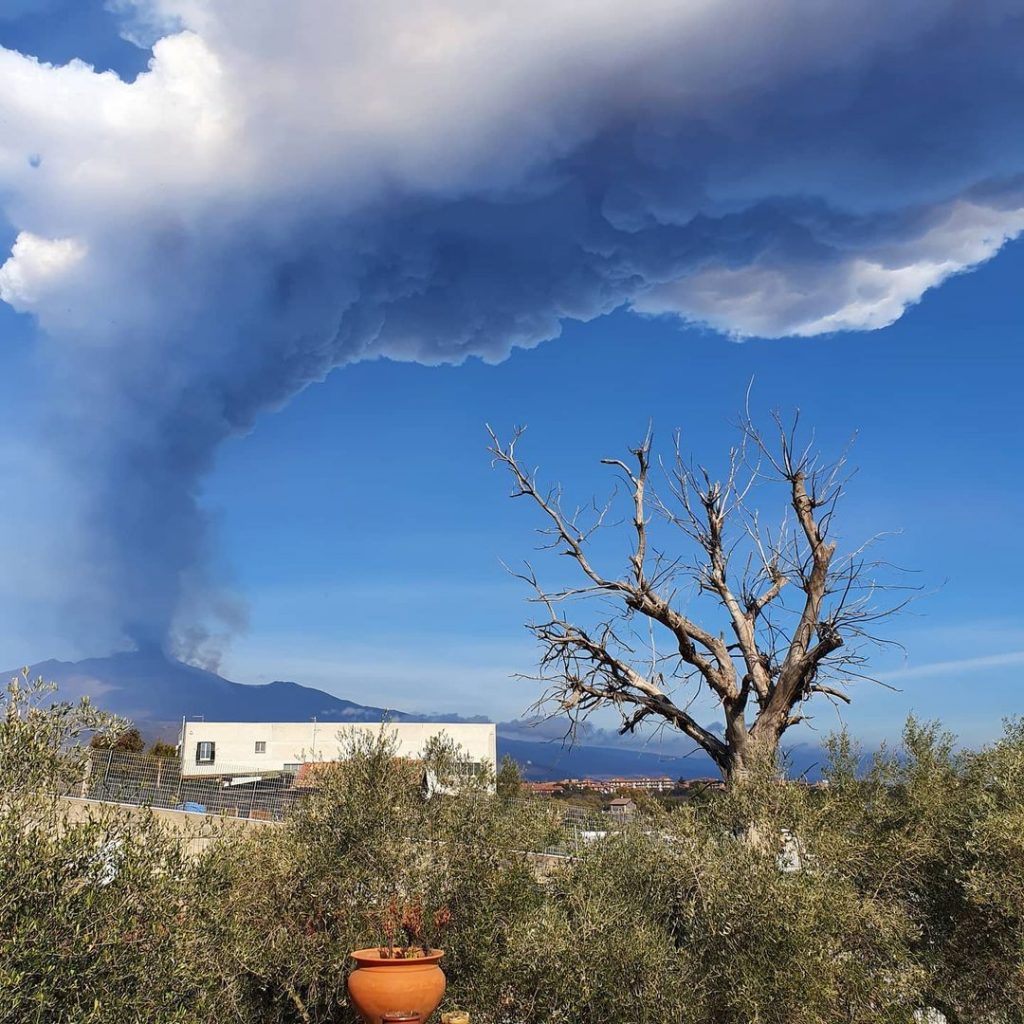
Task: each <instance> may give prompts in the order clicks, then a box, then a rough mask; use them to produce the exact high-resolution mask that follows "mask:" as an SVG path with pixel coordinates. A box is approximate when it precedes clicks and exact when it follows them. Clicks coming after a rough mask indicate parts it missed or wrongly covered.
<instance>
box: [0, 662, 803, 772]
mask: <svg viewBox="0 0 1024 1024" xmlns="http://www.w3.org/2000/svg"><path fill="white" fill-rule="evenodd" d="M30 673H31V674H32V676H33V677H35V676H42V677H43V678H44V679H47V680H50V681H51V682H54V683H56V684H57V686H58V688H59V695H60V697H61V698H62V699H65V700H77V699H78V698H79V697H83V696H89V697H91V698H92V699H93V701H94V702H95V703H96V704H97V705H98V706H99V707H101V708H103V709H104V710H106V711H111V712H113V713H115V714H118V715H122V716H124V717H125V718H129V719H131V720H132V721H133V722H135V723H136V724H137V725H138V726H139V728H140V729H141V730H142V732H143V734H144V735H145V736H146V737H147V738H150V739H153V738H157V737H159V738H163V739H173V738H174V737H175V736H177V733H178V726H179V724H180V722H181V719H182V717H188V718H200V717H202V718H207V719H210V720H211V721H230V722H304V721H309V720H310V719H312V718H314V717H315V718H316V719H317V720H318V721H321V722H339V723H344V722H379V721H381V720H382V718H383V717H384V715H385V714H387V716H388V717H389V718H391V719H392V720H394V721H398V722H402V721H406V722H415V721H434V722H445V721H448V722H458V721H482V720H483V719H480V718H464V717H462V716H459V715H429V716H424V715H411V714H407V713H404V712H400V711H395V710H393V709H390V708H388V709H386V710H385V707H378V706H374V705H366V704H359V703H356V702H355V701H351V700H344V699H343V698H341V697H334V696H332V695H331V694H329V693H325V692H324V691H323V690H317V689H314V688H312V687H309V686H301V685H299V684H298V683H292V682H281V681H279V682H274V683H266V684H263V685H259V686H249V685H246V684H244V683H235V682H232V681H231V680H229V679H224V678H223V677H222V676H219V675H217V674H216V673H214V672H208V671H205V670H204V669H200V668H194V667H192V666H191V665H186V664H184V663H183V662H180V661H175V660H173V659H170V658H168V657H166V656H165V655H164V654H163V653H162V652H160V651H131V652H124V653H121V654H114V655H111V656H110V657H107V658H88V659H86V660H84V661H76V662H68V661H52V660H51V661H43V662H40V663H39V664H37V665H32V666H30ZM16 674H17V673H16V671H9V672H7V673H5V674H4V675H3V678H9V677H10V676H13V675H16ZM369 696H370V697H371V698H372V697H374V696H376V695H375V694H369ZM530 724H531V723H529V722H506V723H499V725H498V757H499V759H500V758H502V757H504V756H506V755H508V756H510V757H512V758H513V759H514V760H515V761H517V762H518V763H519V764H520V766H521V767H522V769H523V774H524V775H525V777H526V778H528V779H534V780H544V779H561V778H566V777H574V778H579V777H582V776H587V775H591V776H611V775H669V776H671V777H673V778H680V777H685V778H695V777H700V776H707V775H715V774H716V772H715V768H714V765H713V764H712V763H711V761H710V759H708V758H707V757H706V756H704V755H703V754H700V755H694V756H690V757H681V756H677V755H673V754H667V753H659V752H658V751H656V750H652V749H636V748H635V747H628V746H625V745H622V746H617V745H613V744H614V740H613V738H611V737H609V736H608V735H607V734H598V735H597V736H595V737H594V738H595V740H596V741H597V742H594V743H592V744H588V743H586V742H582V743H577V744H575V745H574V746H572V747H569V746H565V745H563V743H562V742H561V741H560V740H559V739H552V738H550V736H545V735H544V734H543V733H542V731H541V730H539V729H536V730H535V729H531V728H530ZM533 724H534V725H536V723H533ZM533 735H536V739H534V738H533ZM790 754H791V764H790V770H791V772H794V773H796V774H800V773H802V772H806V771H810V773H811V775H812V777H813V776H814V775H815V774H816V772H815V770H814V769H815V766H816V765H817V764H818V763H819V762H820V760H821V757H820V751H819V750H818V749H817V748H816V747H796V748H794V749H793V750H792V751H791V752H790Z"/></svg>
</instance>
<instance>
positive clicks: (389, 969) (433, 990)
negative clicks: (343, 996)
mask: <svg viewBox="0 0 1024 1024" xmlns="http://www.w3.org/2000/svg"><path fill="white" fill-rule="evenodd" d="M443 956H444V950H443V949H432V950H431V951H430V953H429V955H428V956H421V957H417V958H416V959H414V960H404V959H399V958H387V959H385V958H384V957H382V956H381V955H380V950H379V949H377V948H376V947H374V948H373V949H357V950H355V951H354V952H353V953H352V959H353V960H355V962H356V969H355V970H354V971H353V972H352V973H351V974H350V975H349V976H348V994H349V997H350V998H351V1000H352V1003H353V1005H354V1006H355V1008H356V1011H357V1012H358V1013H359V1016H360V1017H362V1018H363V1020H364V1021H366V1024H381V1018H382V1017H383V1016H384V1014H385V1013H387V1012H388V1011H389V1010H414V1011H415V1012H416V1013H418V1014H419V1015H420V1020H421V1021H423V1024H426V1020H427V1018H428V1017H429V1016H430V1015H431V1014H432V1013H433V1012H434V1011H435V1010H436V1009H437V1007H438V1005H439V1004H440V1002H441V997H442V996H443V995H444V988H445V977H444V971H442V970H441V968H440V966H439V961H440V960H441V957H443Z"/></svg>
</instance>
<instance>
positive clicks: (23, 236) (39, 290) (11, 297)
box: [0, 231, 85, 312]
mask: <svg viewBox="0 0 1024 1024" xmlns="http://www.w3.org/2000/svg"><path fill="white" fill-rule="evenodd" d="M84 257H85V246H84V245H82V244H81V242H79V241H77V240H76V239H74V238H40V237H39V236H38V235H33V234H31V233H30V232H28V231H22V232H21V233H20V234H19V235H18V237H17V239H16V240H15V242H14V247H13V248H12V249H11V255H10V256H9V257H8V259H7V261H6V262H5V263H4V264H3V265H2V266H0V299H3V301H4V302H6V303H8V304H9V305H11V306H13V307H14V308H15V309H16V310H18V311H19V312H27V311H29V310H31V309H36V308H38V307H39V306H40V305H41V304H42V303H43V302H44V301H45V299H46V296H47V292H48V291H52V290H54V289H59V288H60V286H61V282H62V278H65V277H66V275H67V274H68V273H69V272H70V271H72V270H73V269H74V268H75V266H77V265H78V264H79V263H80V262H81V261H82V259H83V258H84Z"/></svg>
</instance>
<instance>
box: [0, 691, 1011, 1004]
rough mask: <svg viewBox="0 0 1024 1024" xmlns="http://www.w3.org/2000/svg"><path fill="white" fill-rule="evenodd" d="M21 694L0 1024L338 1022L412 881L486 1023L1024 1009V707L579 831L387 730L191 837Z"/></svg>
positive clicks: (921, 727)
mask: <svg viewBox="0 0 1024 1024" xmlns="http://www.w3.org/2000/svg"><path fill="white" fill-rule="evenodd" d="M39 696H40V694H39V693H35V691H32V688H31V687H28V688H26V687H25V684H19V687H18V688H16V690H15V691H14V692H13V693H12V692H11V691H8V697H7V705H6V708H5V712H6V713H5V717H4V720H3V724H2V726H0V765H3V766H4V773H5V774H4V780H3V802H2V805H0V811H2V813H0V872H2V875H0V877H2V878H3V879H4V884H3V886H2V889H0V1021H4V1022H6V1021H19V1022H20V1021H40V1022H41V1021H47V1022H49V1021H55V1022H58V1024H63V1022H71V1021H76V1022H77V1021H87V1022H99V1021H104V1022H108V1021H109V1022H113V1024H120V1022H125V1024H127V1022H130V1021H131V1022H134V1021H138V1020H154V1021H171V1022H186V1021H188V1022H191V1021H196V1022H198V1021H211V1020H220V1019H224V1020H236V1021H241V1022H252V1024H257V1022H258V1024H327V1022H329V1021H330V1022H353V1021H354V1016H353V1013H352V1010H351V1007H350V1006H349V1005H348V1001H347V995H346V991H345V978H346V973H347V971H348V970H349V968H350V966H351V961H350V958H349V953H350V951H351V950H352V949H355V948H359V947H364V946H373V945H377V944H381V943H387V942H389V941H391V936H390V934H389V932H390V931H393V928H392V929H389V927H388V926H387V923H386V922H387V916H388V908H389V907H390V906H392V905H395V906H403V905H407V904H409V903H416V904H422V907H423V912H424V921H425V931H426V933H427V934H426V935H425V938H426V939H427V940H428V941H431V942H438V941H440V942H441V943H442V944H443V946H444V949H445V951H446V955H445V959H444V962H443V964H444V968H445V971H446V973H447V975H448V979H449V990H448V995H447V997H446V1000H447V1002H446V1005H448V1006H462V1007H465V1008H468V1009H469V1010H470V1011H471V1012H472V1016H473V1019H474V1021H477V1022H482V1024H509V1022H515V1024H597V1022H603V1021H623V1022H628V1024H664V1022H667V1021H673V1022H682V1024H711V1022H715V1024H749V1022H755V1024H836V1022H847V1024H853V1022H856V1024H910V1022H911V1021H912V1020H913V1019H914V1013H915V1011H917V1010H921V1009H923V1008H926V1007H937V1008H939V1009H941V1010H942V1011H943V1012H944V1013H946V1015H947V1017H948V1019H949V1020H950V1022H951V1024H953V1022H964V1021H985V1022H988V1024H1021V1022H1022V1021H1024V724H1022V723H1021V722H1010V723H1007V727H1006V731H1005V735H1004V736H1003V738H1002V739H1001V740H1000V741H999V742H998V743H995V744H992V745H991V746H990V747H988V748H986V749H983V750H980V751H973V752H970V751H960V750H958V749H957V747H956V745H955V743H954V742H953V739H952V737H950V736H948V735H947V734H945V733H943V732H942V731H941V730H940V729H939V728H938V727H937V726H935V725H931V724H926V723H920V722H917V721H915V720H913V719H911V720H910V721H909V722H908V723H907V727H906V731H905V735H904V738H903V742H902V744H901V746H900V748H899V749H898V750H895V751H883V752H881V753H880V754H879V755H877V756H876V757H875V758H874V759H873V761H872V762H871V763H870V765H869V766H868V767H867V768H866V769H865V770H861V768H860V765H861V761H862V756H861V753H860V752H859V751H858V750H857V749H856V747H855V746H854V745H853V744H852V743H851V742H850V741H849V739H848V738H847V737H845V736H838V737H835V738H833V739H832V740H831V741H830V744H829V748H830V765H829V768H828V781H829V785H828V786H827V788H822V789H812V788H810V787H807V786H804V785H798V784H793V783H786V782H782V781H780V780H779V779H778V778H777V775H776V772H775V771H774V770H773V766H771V765H765V766H764V770H763V771H761V770H757V771H754V770H751V772H750V773H749V774H748V776H747V777H746V778H745V779H744V781H743V782H742V783H736V784H734V785H733V786H732V787H731V788H730V789H729V790H728V791H727V792H725V793H722V794H709V795H708V796H707V798H706V799H702V800H699V801H692V802H684V803H679V804H675V805H673V806H671V807H667V808H666V807H664V806H662V805H661V804H659V803H658V802H656V801H654V800H649V801H645V802H644V803H643V806H642V807H641V808H640V809H639V811H638V813H637V816H636V818H635V819H634V820H633V821H631V822H630V823H629V824H628V825H626V826H624V827H622V828H619V829H615V828H611V829H610V830H609V834H608V835H607V836H605V837H604V838H603V839H600V838H599V839H595V840H594V841H592V842H589V843H584V844H582V845H581V846H580V847H579V848H578V849H576V848H574V847H572V844H571V843H570V841H569V839H568V838H567V836H566V834H565V833H564V831H563V828H562V824H561V816H562V813H563V812H564V810H565V807H566V805H565V803H564V802H561V801H531V800H527V799H524V798H523V797H522V795H521V785H520V779H519V777H518V772H517V771H516V769H515V767H514V766H513V765H511V764H505V765H503V766H502V768H501V771H500V772H499V773H498V775H497V776H496V777H495V776H493V775H492V774H490V773H489V772H488V773H484V775H480V776H478V775H467V774H465V773H464V772H462V771H461V770H460V768H459V758H458V756H457V755H458V752H457V750H455V749H454V748H453V747H452V746H451V745H449V744H446V743H434V744H431V745H430V747H429V749H428V750H427V751H426V752H425V755H424V758H423V760H422V762H410V761H407V760H403V759H400V758H398V757H397V756H396V750H395V744H394V741H393V739H392V738H391V736H390V735H389V734H388V730H387V728H386V726H385V727H382V729H381V731H380V733H379V734H378V735H377V736H372V737H369V738H367V737H365V736H361V737H345V738H343V740H342V742H343V745H344V746H345V747H346V749H345V754H346V758H347V759H346V760H344V761H342V762H340V763H337V764H330V765H324V766H322V769H321V770H320V771H317V772H314V773H313V774H312V781H313V785H312V786H311V787H310V788H309V789H308V791H307V792H306V795H305V798H304V799H303V801H302V803H301V805H300V807H299V810H298V812H297V813H296V815H295V816H294V817H293V818H292V819H291V820H290V821H289V822H288V823H287V824H286V825H284V826H275V825H256V824H254V825H253V826H252V827H249V828H237V829H233V830H231V831H224V832H223V833H221V834H220V835H219V836H218V837H217V838H216V839H215V841H214V842H213V843H212V844H211V845H209V846H208V847H207V848H206V849H205V850H204V851H203V852H201V853H195V851H192V852H191V853H189V848H188V847H187V845H186V846H183V844H182V842H181V841H180V837H179V836H176V835H172V834H169V833H168V832H167V830H166V829H165V827H164V826H162V825H161V823H160V822H159V821H158V820H156V819H155V818H153V817H151V816H149V815H147V814H144V813H143V814H141V815H138V814H137V815H133V816H132V817H128V816H126V815H125V814H124V813H123V812H117V813H110V814H96V813H91V815H90V814H85V813H84V812H83V811H82V807H83V805H82V804H80V803H75V802H74V801H71V802H69V801H67V800H65V799H64V798H62V797H61V795H60V794H61V793H63V792H66V791H67V789H68V787H69V785H70V783H71V781H72V780H73V777H74V771H75V769H76V765H77V767H79V768H80V762H79V761H78V756H77V753H76V752H75V750H74V748H73V738H74V737H77V736H79V735H80V734H84V733H85V732H87V731H88V730H89V729H92V728H95V727H96V726H97V725H102V724H103V723H102V722H101V721H100V718H99V716H98V715H97V714H96V713H95V712H94V710H93V709H92V708H91V707H90V706H88V705H84V706H75V707H72V706H69V705H53V706H52V707H51V706H49V705H46V704H45V702H41V701H39V700H36V699H35V698H36V697H39ZM122 728H123V727H122ZM114 731H116V729H115V730H114ZM46 780H49V781H46ZM425 782H426V785H424V783H425ZM44 783H45V784H44ZM425 790H426V791H429V792H430V793H431V794H432V795H431V796H430V798H429V799H428V798H426V797H425V795H424V794H425ZM72 811H73V812H74V813H72ZM552 847H562V848H565V847H568V848H570V849H573V850H574V855H573V856H571V857H560V858H559V857H550V856H543V855H539V854H537V853H531V852H530V851H543V850H545V849H548V848H552ZM440 911H445V914H444V915H441V916H448V915H450V922H449V924H448V926H447V928H446V929H445V930H444V931H443V933H438V934H431V930H432V928H433V926H434V923H435V921H434V918H435V913H437V912H440Z"/></svg>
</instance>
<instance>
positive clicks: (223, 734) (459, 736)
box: [181, 722, 497, 775]
mask: <svg viewBox="0 0 1024 1024" xmlns="http://www.w3.org/2000/svg"><path fill="white" fill-rule="evenodd" d="M383 728H384V729H386V731H387V732H388V733H389V734H393V735H394V737H395V739H396V741H397V747H398V754H399V756H400V757H410V758H415V757H419V756H420V755H421V754H422V752H423V748H424V746H425V744H426V742H427V740H429V739H430V738H431V737H433V736H438V735H444V736H447V737H448V738H449V739H450V740H452V741H453V742H455V743H457V744H458V745H459V746H460V747H461V748H462V749H463V751H464V752H465V758H466V761H468V762H470V763H476V764H482V763H484V762H487V763H488V764H490V766H491V767H492V768H493V767H495V765H496V762H497V737H496V731H495V727H494V725H493V724H490V723H489V724H486V725H476V724H474V725H465V724H461V723H460V724H447V723H443V724H442V723H436V722H392V723H388V724H387V725H386V726H384V727H383ZM380 730H381V725H380V723H378V722H358V723H338V722H186V723H185V725H184V732H183V735H182V746H181V759H182V760H181V774H182V775H246V774H249V773H251V774H257V773H263V772H279V771H281V769H282V768H283V767H284V766H285V765H289V764H301V763H303V762H304V761H334V760H337V759H338V756H339V752H340V750H341V747H342V744H343V742H344V740H343V739H341V738H339V733H341V734H342V736H344V734H346V733H348V734H351V733H355V734H360V733H361V734H364V735H368V736H376V735H377V734H378V733H379V732H380ZM201 742H211V743H213V744H214V761H213V764H197V763H196V748H197V745H198V744H199V743H201ZM258 742H262V743H264V744H266V748H265V752H264V753H260V754H257V753H256V744H257V743H258Z"/></svg>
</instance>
